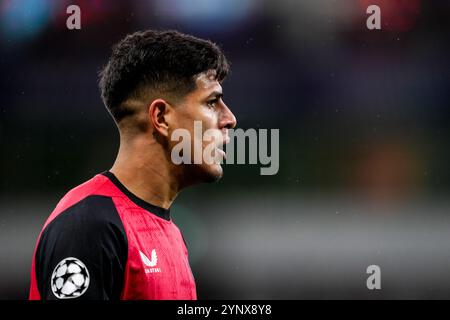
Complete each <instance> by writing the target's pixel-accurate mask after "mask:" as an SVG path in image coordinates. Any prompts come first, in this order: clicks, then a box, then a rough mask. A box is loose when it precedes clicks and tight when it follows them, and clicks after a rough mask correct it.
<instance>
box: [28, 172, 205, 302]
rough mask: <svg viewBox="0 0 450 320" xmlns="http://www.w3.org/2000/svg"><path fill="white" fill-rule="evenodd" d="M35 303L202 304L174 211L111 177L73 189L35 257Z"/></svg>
mask: <svg viewBox="0 0 450 320" xmlns="http://www.w3.org/2000/svg"><path fill="white" fill-rule="evenodd" d="M29 298H30V299H32V300H37V299H43V300H54V299H71V298H79V299H102V300H103V299H108V300H109V299H110V300H119V299H123V300H128V299H140V300H144V299H167V300H172V299H183V300H191V299H192V300H195V299H197V295H196V288H195V281H194V277H193V275H192V271H191V268H190V266H189V261H188V252H187V248H186V245H185V242H184V239H183V236H182V234H181V232H180V230H179V229H178V227H177V226H176V225H175V224H174V223H173V221H172V219H171V217H170V210H167V209H163V208H160V207H157V206H154V205H151V204H149V203H148V202H145V201H144V200H142V199H140V198H138V197H137V196H135V195H134V194H132V193H131V192H130V191H129V190H127V189H126V188H125V186H124V185H122V184H121V183H120V181H119V180H118V179H117V178H116V177H115V176H114V175H113V174H112V173H111V172H105V173H102V174H98V175H96V176H95V177H93V178H92V179H91V180H89V181H87V182H85V183H83V184H82V185H80V186H78V187H76V188H74V189H72V190H71V191H69V192H68V193H67V194H66V195H65V196H64V197H63V198H62V199H61V201H60V202H59V203H58V205H57V206H56V208H55V210H54V211H53V212H52V214H51V215H50V217H49V218H48V220H47V222H46V223H45V225H44V227H43V229H42V231H41V233H40V235H39V238H38V241H37V244H36V248H35V251H34V256H33V261H32V270H31V288H30V295H29Z"/></svg>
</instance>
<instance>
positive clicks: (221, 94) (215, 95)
mask: <svg viewBox="0 0 450 320" xmlns="http://www.w3.org/2000/svg"><path fill="white" fill-rule="evenodd" d="M212 97H216V98H222V97H223V92H222V91H217V90H214V91H213V92H211V93H210V94H209V95H208V96H207V97H206V99H209V98H212Z"/></svg>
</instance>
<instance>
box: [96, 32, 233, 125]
mask: <svg viewBox="0 0 450 320" xmlns="http://www.w3.org/2000/svg"><path fill="white" fill-rule="evenodd" d="M210 70H213V71H215V77H216V79H217V80H218V81H219V82H221V81H222V80H223V79H224V78H225V77H226V76H227V74H228V72H229V64H228V62H227V59H226V58H225V55H224V54H223V52H222V51H221V49H220V48H219V47H218V46H217V45H216V44H214V43H212V42H211V41H209V40H203V39H199V38H196V37H194V36H191V35H187V34H183V33H180V32H178V31H174V30H167V31H156V30H147V31H143V32H135V33H133V34H130V35H128V36H126V37H125V38H124V39H123V40H121V41H120V42H119V43H118V44H116V45H115V46H114V48H113V52H112V55H111V57H110V59H109V61H108V63H107V64H106V66H105V67H104V68H103V70H102V71H101V72H100V82H99V85H100V91H101V96H102V100H103V103H104V104H105V106H106V107H107V109H108V110H109V112H110V113H111V115H112V116H113V118H114V119H115V121H116V122H117V123H119V122H120V121H121V120H122V119H123V118H125V117H127V116H129V115H132V114H134V113H135V112H136V111H135V110H133V108H128V107H127V106H126V104H125V103H124V102H126V101H127V99H129V98H138V99H142V97H143V93H144V96H145V94H147V93H148V92H149V91H148V90H159V91H160V92H161V91H162V92H167V93H169V94H176V95H177V96H183V95H185V94H187V93H189V92H191V91H192V90H194V89H195V88H196V84H195V77H196V76H197V75H199V74H201V73H203V72H208V71H210Z"/></svg>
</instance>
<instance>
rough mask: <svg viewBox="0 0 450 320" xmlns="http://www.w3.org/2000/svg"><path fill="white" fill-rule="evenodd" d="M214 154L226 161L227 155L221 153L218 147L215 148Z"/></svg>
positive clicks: (223, 152)
mask: <svg viewBox="0 0 450 320" xmlns="http://www.w3.org/2000/svg"><path fill="white" fill-rule="evenodd" d="M216 152H217V153H218V154H219V155H220V157H222V159H226V158H227V154H226V153H225V151H223V150H222V149H220V148H219V147H216Z"/></svg>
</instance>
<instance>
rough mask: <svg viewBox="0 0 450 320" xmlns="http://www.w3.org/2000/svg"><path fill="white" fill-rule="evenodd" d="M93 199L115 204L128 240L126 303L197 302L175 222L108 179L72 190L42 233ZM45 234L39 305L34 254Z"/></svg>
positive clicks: (33, 294) (35, 294)
mask: <svg viewBox="0 0 450 320" xmlns="http://www.w3.org/2000/svg"><path fill="white" fill-rule="evenodd" d="M89 195H103V196H108V197H111V198H112V199H113V202H114V204H115V206H116V208H117V211H118V213H119V216H120V219H121V220H122V223H123V226H124V229H125V232H126V235H127V239H128V259H127V264H126V268H125V276H124V286H123V289H122V294H121V299H123V300H130V299H139V300H154V299H156V300H179V299H180V300H196V299H197V294H196V287H195V280H194V277H193V275H192V271H191V268H190V266H189V261H188V251H187V248H186V246H185V243H184V240H183V237H182V235H181V232H180V230H179V229H178V227H177V226H176V225H175V224H174V223H173V221H167V220H165V219H163V218H160V217H158V216H157V215H154V214H151V213H149V212H148V211H147V210H145V209H143V208H141V207H139V206H138V205H137V204H135V203H134V202H132V201H131V200H130V199H129V198H128V197H127V196H126V195H125V194H124V193H123V192H122V191H120V190H119V189H118V188H117V187H116V186H115V185H114V184H113V183H112V182H111V181H110V180H109V179H108V178H107V177H105V176H103V175H100V174H98V175H96V176H95V177H94V178H92V179H91V180H89V181H87V182H85V183H83V184H81V185H80V186H78V187H76V188H74V189H72V190H71V191H69V192H68V193H67V194H66V195H65V196H64V197H63V198H62V199H61V201H60V202H59V203H58V205H57V206H56V208H55V210H54V211H53V212H52V213H51V215H50V217H49V218H48V219H47V221H46V223H45V224H44V227H43V229H42V230H44V229H45V227H46V226H47V225H48V224H49V223H50V222H51V221H52V220H53V219H55V218H56V217H57V216H58V215H59V214H60V213H62V212H64V210H66V209H67V208H69V207H70V206H72V205H74V204H76V203H77V202H79V201H81V200H83V199H84V198H86V197H87V196H89ZM41 234H42V231H41V233H40V234H39V238H38V241H37V242H36V246H35V249H34V254H33V261H32V266H31V286H30V294H29V299H30V300H40V294H39V290H38V286H37V282H36V272H35V254H36V249H37V245H38V243H39V239H40V237H41ZM141 253H142V254H141ZM145 262H146V263H147V264H146V263H145Z"/></svg>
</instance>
